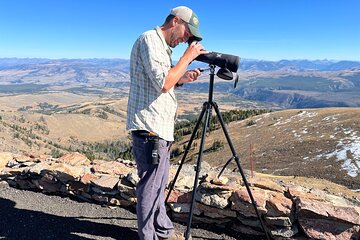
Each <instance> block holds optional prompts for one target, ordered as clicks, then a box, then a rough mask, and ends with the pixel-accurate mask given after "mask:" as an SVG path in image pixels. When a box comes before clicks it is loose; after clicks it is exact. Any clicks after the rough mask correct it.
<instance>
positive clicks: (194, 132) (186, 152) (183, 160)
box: [165, 103, 206, 203]
mask: <svg viewBox="0 0 360 240" xmlns="http://www.w3.org/2000/svg"><path fill="white" fill-rule="evenodd" d="M205 105H206V103H204V105H203V108H202V110H201V113H200V115H199V118H198V120H197V122H196V124H195V127H194V130H193V132H192V134H191V137H190V140H189V143H188V145H187V147H186V149H185V152H184V155H183V157H182V159H181V162H180V164H179V167H178V169H177V171H176V174H175V177H174V180H173V181H172V183H171V185H170V188H169V192H168V194H167V196H166V199H165V203H167V202H168V200H169V197H170V194H171V192H172V190H173V189H174V187H175V183H176V180H177V178H178V177H179V174H180V171H181V168H182V166H183V164H184V162H185V159H186V156H187V154H188V153H189V150H190V148H191V144H192V142H193V141H194V138H195V135H196V132H197V130H198V129H199V126H200V123H201V120H202V118H203V116H204V113H205V110H206V108H205Z"/></svg>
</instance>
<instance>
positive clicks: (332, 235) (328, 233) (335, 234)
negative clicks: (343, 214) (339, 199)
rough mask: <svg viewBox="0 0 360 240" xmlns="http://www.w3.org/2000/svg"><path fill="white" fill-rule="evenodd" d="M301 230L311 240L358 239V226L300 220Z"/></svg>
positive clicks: (324, 220)
mask: <svg viewBox="0 0 360 240" xmlns="http://www.w3.org/2000/svg"><path fill="white" fill-rule="evenodd" d="M299 224H300V227H301V229H302V230H303V231H304V232H305V234H306V235H307V236H308V237H309V238H312V239H327V240H328V239H329V240H345V239H346V240H349V239H360V238H359V237H360V234H359V232H360V226H359V225H352V224H349V223H344V222H341V221H333V220H328V219H317V218H301V219H299Z"/></svg>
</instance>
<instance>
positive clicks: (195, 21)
mask: <svg viewBox="0 0 360 240" xmlns="http://www.w3.org/2000/svg"><path fill="white" fill-rule="evenodd" d="M170 14H171V15H174V16H178V17H179V18H181V20H183V21H184V22H186V23H187V24H188V26H189V29H190V32H191V34H192V35H194V38H195V40H196V41H201V40H202V36H201V34H200V32H199V18H198V16H197V15H196V13H195V12H194V11H193V10H191V9H190V8H188V7H185V6H179V7H176V8H173V9H171V12H170Z"/></svg>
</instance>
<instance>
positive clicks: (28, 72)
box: [0, 58, 360, 108]
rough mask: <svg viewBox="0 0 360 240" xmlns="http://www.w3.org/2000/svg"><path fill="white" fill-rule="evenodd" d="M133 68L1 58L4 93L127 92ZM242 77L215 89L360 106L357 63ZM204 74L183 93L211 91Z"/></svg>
mask: <svg viewBox="0 0 360 240" xmlns="http://www.w3.org/2000/svg"><path fill="white" fill-rule="evenodd" d="M206 66H207V64H205V63H202V62H198V61H194V62H193V63H192V64H191V67H192V68H196V67H206ZM129 68H130V62H129V60H127V59H43V58H0V85H2V87H1V88H0V93H1V92H3V93H8V92H11V93H14V92H19V91H23V92H26V91H27V92H34V91H35V90H36V89H38V90H39V91H44V90H46V89H50V88H49V86H50V87H51V86H63V87H68V86H74V85H75V86H76V87H78V86H81V88H82V89H85V88H87V89H85V90H86V91H89V89H88V88H91V87H92V89H91V91H94V89H93V88H94V87H95V88H99V89H101V88H118V89H126V88H127V87H128V86H129ZM238 74H239V84H238V87H237V88H236V89H233V87H232V86H233V85H232V84H229V83H228V82H225V83H224V82H217V83H216V86H215V90H216V91H220V92H228V93H233V94H234V95H237V96H239V97H242V98H244V99H247V100H251V101H258V102H264V103H269V104H270V105H273V106H276V107H277V108H317V107H358V106H360V62H358V61H334V60H314V61H311V60H281V61H263V60H252V59H241V61H240V69H239V71H238ZM203 75H204V76H203V77H202V79H200V80H199V81H196V82H195V83H192V84H191V86H190V84H188V85H185V87H184V88H181V89H179V90H180V91H181V90H185V91H187V90H190V89H189V88H190V87H191V91H200V92H204V91H208V77H207V76H206V75H207V74H203ZM29 84H30V85H29ZM34 86H35V87H34ZM34 89H35V90H34Z"/></svg>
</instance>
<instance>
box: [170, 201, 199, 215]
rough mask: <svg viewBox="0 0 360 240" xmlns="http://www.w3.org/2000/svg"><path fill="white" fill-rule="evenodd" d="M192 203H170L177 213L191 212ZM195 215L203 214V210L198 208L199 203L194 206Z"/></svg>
mask: <svg viewBox="0 0 360 240" xmlns="http://www.w3.org/2000/svg"><path fill="white" fill-rule="evenodd" d="M190 205H191V204H190V203H169V206H170V208H171V210H172V211H173V212H175V213H189V212H190ZM193 214H194V215H200V214H202V211H201V210H200V209H198V208H197V204H195V207H194V212H193Z"/></svg>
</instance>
